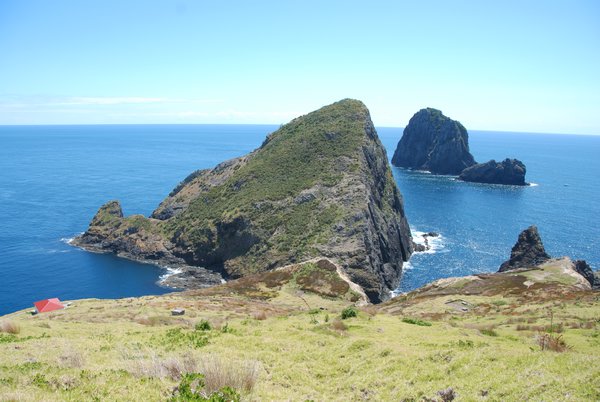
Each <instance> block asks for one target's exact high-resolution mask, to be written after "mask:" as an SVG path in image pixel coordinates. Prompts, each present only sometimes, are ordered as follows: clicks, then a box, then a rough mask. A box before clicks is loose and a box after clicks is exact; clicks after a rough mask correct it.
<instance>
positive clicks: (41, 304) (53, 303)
mask: <svg viewBox="0 0 600 402" xmlns="http://www.w3.org/2000/svg"><path fill="white" fill-rule="evenodd" d="M33 305H34V306H35V308H36V309H37V311H38V313H47V312H48V311H54V310H60V309H61V308H65V306H63V304H62V303H61V302H60V300H58V299H57V298H56V297H55V298H53V299H46V300H40V301H37V302H35V303H33Z"/></svg>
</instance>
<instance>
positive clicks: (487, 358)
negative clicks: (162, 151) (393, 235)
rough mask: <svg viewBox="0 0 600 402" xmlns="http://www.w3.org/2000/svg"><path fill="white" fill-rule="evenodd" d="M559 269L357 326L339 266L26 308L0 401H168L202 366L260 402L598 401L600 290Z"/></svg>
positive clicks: (396, 302)
mask: <svg viewBox="0 0 600 402" xmlns="http://www.w3.org/2000/svg"><path fill="white" fill-rule="evenodd" d="M546 273H547V274H539V273H536V274H535V275H531V273H528V274H526V275H520V274H512V276H510V275H505V274H502V275H500V276H483V277H469V278H466V279H464V278H463V279H460V280H447V281H445V282H442V283H438V284H436V285H435V286H430V287H427V288H424V289H421V290H419V291H416V292H413V293H411V294H408V295H406V296H404V297H399V298H396V299H393V300H392V301H390V302H387V303H384V304H383V305H380V306H377V307H376V306H371V305H368V306H364V307H362V308H356V311H358V314H357V316H356V317H351V316H352V312H353V310H352V309H350V310H348V309H347V308H348V307H349V306H352V305H354V303H355V302H356V301H359V299H361V295H360V294H358V293H357V292H355V291H354V290H353V289H352V288H351V287H350V286H349V284H348V283H347V282H346V281H344V280H343V279H342V278H340V277H339V276H338V275H337V273H336V271H335V268H332V266H331V265H330V264H326V263H319V264H316V263H311V264H307V265H303V266H294V267H291V268H286V269H284V270H279V271H273V272H270V273H267V274H261V275H257V276H250V277H245V278H243V279H240V280H238V281H232V282H230V283H228V284H226V285H224V286H219V287H215V288H210V289H205V290H199V291H190V292H186V293H173V294H169V295H165V296H149V297H142V298H128V299H120V300H93V299H90V300H78V301H74V302H73V304H72V305H71V306H70V307H68V308H67V309H65V310H61V311H57V312H52V313H45V314H40V315H36V316H31V315H30V314H28V313H27V312H26V311H21V312H17V313H14V314H11V315H8V316H5V317H2V318H1V319H0V322H1V323H2V324H1V327H2V328H3V330H4V331H5V332H2V333H0V400H3V401H4V400H50V401H51V400H73V401H82V400H132V401H133V400H165V399H169V398H171V397H172V396H173V395H174V393H173V392H174V389H175V388H176V387H177V386H178V385H179V384H180V383H181V382H182V376H184V375H185V373H187V372H191V373H203V374H204V375H205V383H206V389H205V391H206V392H211V391H213V390H215V389H219V388H221V387H223V386H226V385H229V386H232V387H233V388H234V389H235V390H236V392H239V394H240V396H241V398H242V400H256V401H258V400H298V401H304V400H327V401H329V400H339V401H348V400H405V401H411V400H412V401H420V400H444V399H443V398H446V399H445V400H450V399H448V398H451V395H454V396H455V400H465V401H470V400H489V401H506V400H545V401H549V400H552V401H561V400H564V401H567V400H568V401H577V400H581V401H590V400H599V399H600V354H599V353H598V350H600V322H599V320H600V295H599V294H598V293H593V292H591V291H587V290H580V289H578V288H577V287H576V284H575V283H573V282H572V281H570V280H569V279H568V278H566V277H565V276H564V275H561V271H560V269H558V268H556V267H555V268H552V267H550V268H548V269H547V272H546ZM515 277H517V279H514V278H515ZM490 278H491V279H490ZM497 278H500V279H497ZM507 278H509V279H507ZM510 278H512V279H510ZM519 278H525V279H524V280H523V279H519ZM489 281H499V282H497V283H496V282H494V284H498V283H506V284H507V285H506V286H505V287H502V286H499V287H494V286H492V285H491V283H492V282H489ZM519 281H520V282H519ZM527 281H529V282H527ZM524 282H526V284H527V285H529V286H528V287H527V289H521V286H520V285H519V283H521V284H522V283H524ZM531 282H534V283H533V284H532V285H531ZM473 283H479V284H482V285H483V286H482V287H481V289H486V290H485V291H481V292H473V289H477V288H476V287H474V285H473ZM486 284H487V285H489V286H487V285H486ZM508 284H511V285H508ZM517 289H520V290H517ZM176 307H179V308H185V310H186V313H185V315H183V316H171V314H170V310H171V309H172V308H176ZM342 313H343V314H344V316H350V317H349V318H346V319H344V320H342V319H341V315H342ZM11 332H12V333H11ZM561 342H562V343H564V345H563V344H562V343H561ZM542 346H543V347H544V350H543V349H542ZM553 349H554V350H553ZM561 349H563V350H562V351H555V350H561ZM449 388H451V389H449ZM438 391H443V392H442V393H441V394H438ZM443 395H445V396H443Z"/></svg>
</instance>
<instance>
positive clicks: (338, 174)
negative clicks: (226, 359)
mask: <svg viewBox="0 0 600 402" xmlns="http://www.w3.org/2000/svg"><path fill="white" fill-rule="evenodd" d="M75 243H76V244H77V245H81V246H84V247H86V248H89V249H93V250H99V251H110V252H115V253H117V254H120V255H123V256H126V257H130V258H135V259H139V260H163V261H166V262H167V263H172V262H173V261H175V262H177V261H179V262H184V263H185V264H187V265H191V266H201V267H206V268H209V269H211V270H215V271H219V272H223V273H224V274H225V275H226V276H231V277H240V276H243V275H248V274H251V273H256V272H263V271H266V270H270V269H274V268H276V267H280V266H284V265H287V264H291V263H297V262H300V261H305V260H308V259H311V258H316V257H320V256H325V257H329V258H332V259H335V260H336V261H337V262H339V263H340V265H341V266H342V267H343V269H344V270H345V271H346V272H347V273H348V274H349V275H350V277H351V278H353V279H354V280H355V281H356V282H358V283H359V284H360V285H361V286H363V288H364V289H365V291H366V292H367V294H368V295H369V298H370V299H371V300H372V301H381V300H384V299H386V298H388V297H389V291H390V290H392V289H393V288H394V287H395V286H397V285H398V283H399V280H400V276H401V273H402V261H406V260H407V259H408V257H409V256H410V254H411V252H412V241H411V237H410V230H409V227H408V223H407V221H406V217H405V215H404V210H403V205H402V199H401V195H400V192H399V191H398V189H397V187H396V184H395V182H394V179H393V177H392V174H391V170H390V167H389V164H388V161H387V155H386V152H385V149H384V148H383V146H382V144H381V142H380V141H379V139H378V138H377V133H376V131H375V128H374V126H373V123H372V122H371V119H370V116H369V111H368V110H367V108H366V107H365V105H364V104H363V103H362V102H360V101H357V100H352V99H344V100H342V101H339V102H336V103H334V104H332V105H328V106H325V107H323V108H321V109H319V110H317V111H315V112H312V113H309V114H307V115H305V116H301V117H298V118H296V119H294V120H292V121H291V122H290V123H288V124H286V125H284V126H282V127H281V128H280V129H279V130H277V131H275V132H274V133H271V134H270V135H269V136H268V137H267V138H266V140H265V141H264V143H263V144H262V146H261V147H260V148H259V149H257V150H255V151H254V152H252V153H250V154H248V155H246V156H242V157H239V158H237V159H233V160H230V161H226V162H223V163H221V164H220V165H218V166H216V167H215V168H214V169H212V170H199V171H195V172H194V173H192V174H191V175H189V176H188V177H187V178H185V179H184V180H183V182H182V183H180V184H179V185H178V186H176V188H175V189H174V190H173V191H172V192H171V193H170V195H169V196H168V197H167V198H166V199H165V200H164V201H163V202H162V203H161V204H160V205H159V207H158V208H157V209H156V210H155V211H154V213H153V214H152V217H151V218H144V217H141V216H134V217H128V218H123V217H122V213H121V209H120V205H119V204H118V203H117V204H115V203H114V202H111V203H109V204H106V205H105V206H104V207H102V208H101V209H100V211H99V212H98V214H97V215H96V217H95V218H94V220H93V221H92V224H91V225H90V227H89V229H88V231H87V232H86V233H84V234H83V235H82V236H81V237H79V238H78V239H76V241H75Z"/></svg>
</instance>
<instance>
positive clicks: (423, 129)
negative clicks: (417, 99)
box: [392, 108, 475, 175]
mask: <svg viewBox="0 0 600 402" xmlns="http://www.w3.org/2000/svg"><path fill="white" fill-rule="evenodd" d="M392 164H393V165H394V166H398V167H403V168H408V169H415V170H427V171H430V172H431V173H434V174H449V175H458V174H460V172H462V171H463V170H464V169H465V168H468V167H469V166H472V165H474V164H475V159H473V155H471V153H470V152H469V134H468V133H467V130H466V129H465V127H464V126H463V125H462V124H460V123H459V122H458V121H455V120H452V119H450V118H449V117H446V116H444V115H443V114H442V112H441V111H439V110H437V109H432V108H426V109H421V110H419V111H418V112H417V113H416V114H415V115H414V116H413V117H412V118H411V119H410V121H409V123H408V125H407V126H406V128H405V129H404V133H403V135H402V138H401V139H400V142H399V143H398V146H397V148H396V151H395V152H394V156H393V157H392Z"/></svg>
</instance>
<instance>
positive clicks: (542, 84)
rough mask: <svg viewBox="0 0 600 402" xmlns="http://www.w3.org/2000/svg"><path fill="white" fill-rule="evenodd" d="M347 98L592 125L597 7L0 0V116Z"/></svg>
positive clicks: (196, 109) (373, 106)
mask: <svg viewBox="0 0 600 402" xmlns="http://www.w3.org/2000/svg"><path fill="white" fill-rule="evenodd" d="M346 97H351V98H356V99H360V100H362V101H363V102H365V104H366V105H367V106H368V107H369V109H370V110H371V115H372V118H373V121H374V122H375V124H376V125H378V126H400V127H402V126H405V125H406V124H407V122H408V120H409V119H410V117H411V116H412V115H413V114H414V113H415V112H416V111H418V110H419V109H421V108H423V107H435V108H438V109H441V110H442V111H443V112H444V113H445V114H446V115H448V116H450V117H452V118H454V119H457V120H460V121H461V122H462V123H463V124H464V125H465V126H466V127H467V128H468V129H484V130H485V129H487V130H505V131H529V132H559V133H581V134H600V2H598V1H594V0H590V1H576V0H573V1H567V0H564V1H522V0H521V1H474V0H473V1H460V0H454V1H427V2H417V1H415V2H404V1H376V0H374V1H372V2H365V1H364V0H363V1H354V0H345V1H325V0H321V1H312V0H304V1H283V0H278V1H260V0H255V1H210V2H209V1H167V0H161V1H148V0H146V1H135V0H128V1H123V0H117V1H113V0H103V1H77V0H72V1H66V0H53V1H47V0H40V1H26V0H3V1H1V2H0V124H102V123H275V124H279V123H284V122H287V121H289V120H290V119H291V118H293V117H296V116H298V115H301V114H305V113H307V112H309V111H311V110H314V109H316V108H318V107H320V106H323V105H325V104H329V103H332V102H334V101H336V100H339V99H342V98H346Z"/></svg>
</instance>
